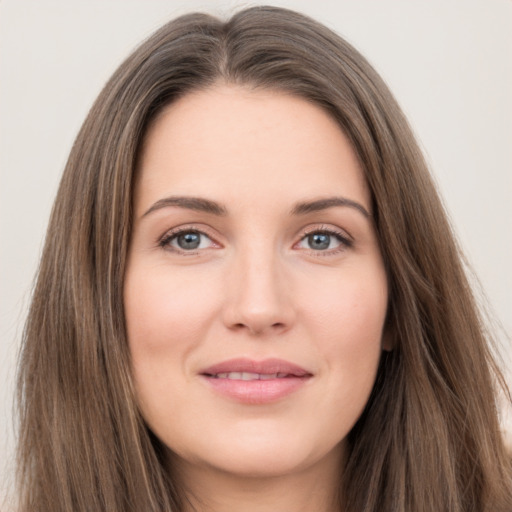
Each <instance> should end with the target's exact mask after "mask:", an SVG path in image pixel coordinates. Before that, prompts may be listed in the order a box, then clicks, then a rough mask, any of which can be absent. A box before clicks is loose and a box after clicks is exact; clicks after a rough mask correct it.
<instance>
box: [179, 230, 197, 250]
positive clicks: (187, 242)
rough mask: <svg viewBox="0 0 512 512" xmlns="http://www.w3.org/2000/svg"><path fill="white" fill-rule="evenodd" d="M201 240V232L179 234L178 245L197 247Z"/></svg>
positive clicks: (187, 247)
mask: <svg viewBox="0 0 512 512" xmlns="http://www.w3.org/2000/svg"><path fill="white" fill-rule="evenodd" d="M200 242H201V236H200V235H199V233H185V234H184V235H179V236H178V245H179V246H180V248H181V249H197V248H198V247H199V244H200Z"/></svg>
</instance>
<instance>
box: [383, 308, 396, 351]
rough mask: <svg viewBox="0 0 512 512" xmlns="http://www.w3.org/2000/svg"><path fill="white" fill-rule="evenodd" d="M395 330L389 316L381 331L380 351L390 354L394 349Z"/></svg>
mask: <svg viewBox="0 0 512 512" xmlns="http://www.w3.org/2000/svg"><path fill="white" fill-rule="evenodd" d="M396 341H397V337H396V330H395V326H394V324H392V322H391V321H390V319H389V315H388V316H387V318H386V322H385V324H384V329H383V331H382V341H381V346H382V350H384V351H386V352H391V351H392V350H393V349H394V348H395V347H396Z"/></svg>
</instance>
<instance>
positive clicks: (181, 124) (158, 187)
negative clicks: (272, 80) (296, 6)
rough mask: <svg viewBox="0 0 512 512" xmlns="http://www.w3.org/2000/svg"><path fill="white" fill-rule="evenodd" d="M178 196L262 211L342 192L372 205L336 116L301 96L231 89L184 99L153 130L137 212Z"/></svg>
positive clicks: (144, 151)
mask: <svg viewBox="0 0 512 512" xmlns="http://www.w3.org/2000/svg"><path fill="white" fill-rule="evenodd" d="M171 194H192V195H194V196H197V195H203V196H205V197H210V196H215V197H214V199H218V200H226V201H229V200H231V201H235V202H236V201H238V202H244V204H246V205H247V204H248V203H247V202H248V201H249V202H250V200H254V201H255V202H257V201H259V204H260V207H261V205H262V204H264V203H269V204H272V203H273V202H275V201H276V199H277V198H279V201H280V202H282V203H283V204H285V203H286V202H295V201H296V200H297V198H300V197H301V196H303V197H314V196H325V195H334V194H340V195H344V196H347V197H349V198H352V199H354V200H358V201H360V202H362V203H363V204H364V205H365V206H366V207H367V208H370V204H369V203H370V201H369V193H368V188H367V185H366V182H365V179H364V175H363V172H362V170H361V166H360V164H359V161H358V159H357V157H356V155H355V152H354V151H353V149H352V147H351V145H350V143H349V141H348V139H347V138H346V136H345V135H344V133H343V132H342V131H341V129H340V127H339V126H338V124H337V123H336V121H335V120H334V119H333V118H332V117H331V116H329V115H328V114H327V113H326V112H325V111H324V110H323V109H321V108H320V107H319V106H317V105H315V104H313V103H311V102H308V101H307V100H305V99H302V98H299V97H297V96H292V95H290V94H287V93H284V92H280V91H272V90H250V89H248V88H243V87H239V86H231V85H218V86H215V87H212V88H209V89H207V90H201V91H197V92H193V93H190V94H189V95H186V96H184V97H182V98H181V99H179V100H178V101H176V102H175V103H173V104H171V105H170V106H168V107H167V108H166V109H165V110H164V111H162V112H161V113H160V115H159V116H158V117H157V118H156V120H155V121H154V122H153V123H152V124H151V126H150V128H149V129H148V132H147V133H146V136H145V139H144V143H143V146H142V151H141V155H140V160H139V169H138V183H137V187H136V207H139V206H140V207H144V206H148V205H149V203H150V202H151V201H155V200H158V199H159V198H160V197H162V196H165V195H171Z"/></svg>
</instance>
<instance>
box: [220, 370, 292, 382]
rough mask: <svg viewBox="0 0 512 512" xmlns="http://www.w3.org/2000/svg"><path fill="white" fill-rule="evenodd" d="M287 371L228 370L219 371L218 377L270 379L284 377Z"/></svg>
mask: <svg viewBox="0 0 512 512" xmlns="http://www.w3.org/2000/svg"><path fill="white" fill-rule="evenodd" d="M286 375H287V374H286V373H251V372H226V373H217V375H215V378H217V379H230V380H270V379H282V378H283V377H286Z"/></svg>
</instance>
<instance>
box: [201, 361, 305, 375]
mask: <svg viewBox="0 0 512 512" xmlns="http://www.w3.org/2000/svg"><path fill="white" fill-rule="evenodd" d="M231 372H247V373H259V374H264V375H268V374H277V373H283V374H284V373H285V374H287V375H291V376H294V377H307V376H311V373H310V372H308V371H307V370H305V369H304V368H302V367H300V366H298V365H296V364H294V363H290V362H289V361H285V360H283V359H264V360H262V361H254V360H252V359H245V358H238V359H229V360H227V361H222V362H221V363H217V364H214V365H212V366H209V367H208V368H205V369H204V370H201V372H200V373H201V375H207V376H208V375H217V374H219V373H231Z"/></svg>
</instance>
